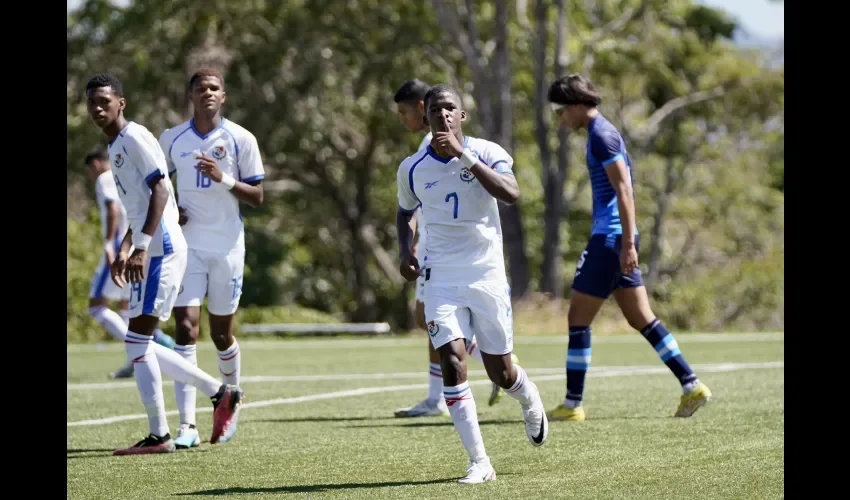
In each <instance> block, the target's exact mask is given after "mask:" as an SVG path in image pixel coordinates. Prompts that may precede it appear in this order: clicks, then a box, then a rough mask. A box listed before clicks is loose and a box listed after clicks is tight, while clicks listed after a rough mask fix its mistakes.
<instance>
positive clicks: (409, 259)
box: [399, 254, 421, 281]
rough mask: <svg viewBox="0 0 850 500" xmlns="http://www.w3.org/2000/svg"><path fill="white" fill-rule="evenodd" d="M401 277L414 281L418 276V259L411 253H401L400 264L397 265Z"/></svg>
mask: <svg viewBox="0 0 850 500" xmlns="http://www.w3.org/2000/svg"><path fill="white" fill-rule="evenodd" d="M399 271H401V275H402V277H404V279H406V280H407V281H416V279H417V278H419V273H420V271H421V270H420V269H419V259H417V258H416V256H415V255H413V254H408V255H402V257H401V266H399Z"/></svg>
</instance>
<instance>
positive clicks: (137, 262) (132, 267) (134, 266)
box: [124, 248, 148, 283]
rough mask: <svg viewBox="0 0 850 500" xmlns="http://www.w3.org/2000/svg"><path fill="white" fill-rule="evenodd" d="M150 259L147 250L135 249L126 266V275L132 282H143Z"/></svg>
mask: <svg viewBox="0 0 850 500" xmlns="http://www.w3.org/2000/svg"><path fill="white" fill-rule="evenodd" d="M147 261H148V252H147V251H146V250H140V249H138V248H137V249H135V250H133V255H131V256H130V258H129V259H127V264H126V265H125V266H124V277H125V278H126V280H127V281H128V282H130V283H141V282H142V280H144V279H145V264H147Z"/></svg>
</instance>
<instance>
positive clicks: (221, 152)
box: [212, 146, 227, 160]
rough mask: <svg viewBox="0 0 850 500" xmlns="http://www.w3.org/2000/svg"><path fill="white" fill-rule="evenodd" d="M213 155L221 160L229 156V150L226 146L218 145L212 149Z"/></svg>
mask: <svg viewBox="0 0 850 500" xmlns="http://www.w3.org/2000/svg"><path fill="white" fill-rule="evenodd" d="M212 155H213V158H215V159H216V160H220V159H222V158H224V157H225V156H227V150H226V149H224V146H216V147H214V148H213V150H212Z"/></svg>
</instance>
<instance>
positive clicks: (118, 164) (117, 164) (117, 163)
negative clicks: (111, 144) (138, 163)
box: [112, 153, 124, 168]
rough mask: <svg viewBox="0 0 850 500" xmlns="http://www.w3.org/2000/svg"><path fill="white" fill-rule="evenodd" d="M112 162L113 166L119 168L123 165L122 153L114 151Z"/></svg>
mask: <svg viewBox="0 0 850 500" xmlns="http://www.w3.org/2000/svg"><path fill="white" fill-rule="evenodd" d="M112 163H114V164H115V168H121V166H122V165H124V155H122V154H121V153H116V154H115V160H113V161H112Z"/></svg>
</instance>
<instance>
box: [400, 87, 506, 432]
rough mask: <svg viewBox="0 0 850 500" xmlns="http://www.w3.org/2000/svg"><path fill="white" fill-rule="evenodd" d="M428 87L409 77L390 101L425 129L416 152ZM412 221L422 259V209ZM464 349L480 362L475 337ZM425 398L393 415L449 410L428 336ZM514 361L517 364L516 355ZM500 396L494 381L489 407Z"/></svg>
mask: <svg viewBox="0 0 850 500" xmlns="http://www.w3.org/2000/svg"><path fill="white" fill-rule="evenodd" d="M430 89H431V86H430V85H428V84H427V83H425V82H423V81H422V80H418V79H415V80H408V81H406V82H404V83H403V84H402V85H401V87H399V89H398V90H397V91H396V93H395V95H394V96H393V101H395V103H396V107H397V110H398V117H399V121H401V124H402V125H404V128H406V129H407V130H409V131H410V132H420V133H421V132H423V131H426V130H427V131H428V133H427V134H425V137H423V138H422V141H420V143H419V147H418V148H417V151H422V149H423V148H425V147H426V146H428V145H429V144H430V143H431V138H432V137H433V136H432V134H431V130H430V129H429V128H428V125H427V124H426V123H425V119H424V118H425V101H424V100H425V94H427V93H428V91H429V90H430ZM413 220H414V221H415V224H416V233H415V236H414V240H413V253H414V255H415V256H416V257H417V258H421V259H423V261H424V260H425V257H426V256H425V251H424V249H425V238H426V235H425V224H424V222H423V219H422V209H421V208H418V209H416V212H415V214H414V215H413ZM424 291H425V276H419V278H417V280H416V323H417V325H418V326H419V328H422V329H423V330H425V331H426V332H427V331H428V329H427V327H426V326H425V302H424V295H423V293H424ZM466 352H467V353H468V354H469V355H471V356H472V357H474V358H475V359H477V360H478V361H481V351H480V350H479V349H478V344H477V343H476V342H475V338H472V339H471V341H470V342H469V345H468V346H467V348H466ZM428 362H429V363H428V397H426V398H425V399H423V400H422V401H420V402H418V403H416V404H415V405H413V406H409V407H407V408H399V409H397V410H396V411H395V412H394V415H395V416H396V417H402V418H404V417H431V416H437V415H448V413H449V410H448V407H447V406H446V400H445V398H444V397H443V373H442V369H441V368H440V355H439V354H437V351H436V350H435V349H434V345H433V344H432V343H431V339H428ZM514 362H515V363H517V362H518V361H517V359H516V356H514ZM501 395H502V388H501V387H499V386H498V385H497V384H493V389H492V391H491V392H490V399H489V400H488V403H489V405H490V406H493V405H494V404H496V403H497V402H498V401H499V399H500V396H501Z"/></svg>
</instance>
